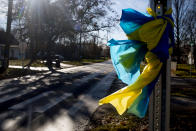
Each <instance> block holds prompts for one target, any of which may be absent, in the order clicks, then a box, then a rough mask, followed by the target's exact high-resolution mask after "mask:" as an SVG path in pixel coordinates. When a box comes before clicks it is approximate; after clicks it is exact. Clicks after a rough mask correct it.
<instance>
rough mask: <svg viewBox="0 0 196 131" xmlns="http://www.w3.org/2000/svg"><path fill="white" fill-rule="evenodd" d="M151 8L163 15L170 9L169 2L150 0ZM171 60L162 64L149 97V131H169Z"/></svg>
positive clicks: (165, 0)
mask: <svg viewBox="0 0 196 131" xmlns="http://www.w3.org/2000/svg"><path fill="white" fill-rule="evenodd" d="M150 6H151V8H152V9H153V10H154V11H155V12H156V13H157V14H158V15H159V16H161V15H163V14H164V12H165V11H166V10H168V9H169V8H171V0H150ZM170 63H171V58H169V60H167V62H165V63H164V64H163V68H162V74H161V75H160V78H159V80H158V82H157V84H156V86H155V89H154V91H153V92H152V95H151V97H150V103H149V131H169V124H170V78H171V72H170V68H171V67H170V66H171V64H170Z"/></svg>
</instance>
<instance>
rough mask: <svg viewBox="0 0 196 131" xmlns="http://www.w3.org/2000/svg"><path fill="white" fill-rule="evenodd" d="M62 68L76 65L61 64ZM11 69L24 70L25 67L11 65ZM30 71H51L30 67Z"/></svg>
mask: <svg viewBox="0 0 196 131" xmlns="http://www.w3.org/2000/svg"><path fill="white" fill-rule="evenodd" d="M60 66H61V68H70V67H74V65H70V64H64V63H60ZM9 68H16V69H23V66H15V65H10V66H9ZM25 68H27V67H25ZM30 69H31V70H36V71H49V69H48V67H30Z"/></svg>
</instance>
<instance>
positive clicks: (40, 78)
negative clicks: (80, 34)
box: [0, 61, 116, 131]
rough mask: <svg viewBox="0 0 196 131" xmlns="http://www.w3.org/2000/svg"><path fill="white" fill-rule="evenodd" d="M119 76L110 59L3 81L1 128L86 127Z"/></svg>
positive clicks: (49, 130) (55, 130)
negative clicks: (99, 102)
mask: <svg viewBox="0 0 196 131" xmlns="http://www.w3.org/2000/svg"><path fill="white" fill-rule="evenodd" d="M115 77H116V75H115V72H114V71H113V67H112V63H111V61H106V62H102V63H96V64H92V65H85V66H78V67H70V68H67V69H61V70H58V71H55V72H47V73H43V74H36V75H33V76H24V77H20V78H12V79H6V80H2V81H1V83H0V98H1V99H0V130H2V131H35V130H36V131H72V130H74V131H75V130H78V131H79V130H84V128H85V125H86V124H87V123H88V121H89V118H90V116H91V115H92V113H93V112H94V111H95V109H96V108H97V107H98V100H99V99H101V98H102V97H104V96H105V95H106V93H107V90H108V89H109V88H110V86H111V84H112V82H113V80H114V79H115Z"/></svg>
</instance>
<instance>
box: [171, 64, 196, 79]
mask: <svg viewBox="0 0 196 131" xmlns="http://www.w3.org/2000/svg"><path fill="white" fill-rule="evenodd" d="M175 73H176V76H180V77H185V78H189V77H193V78H196V69H195V66H194V65H188V64H177V70H176V72H175Z"/></svg>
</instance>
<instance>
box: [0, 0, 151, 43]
mask: <svg viewBox="0 0 196 131" xmlns="http://www.w3.org/2000/svg"><path fill="white" fill-rule="evenodd" d="M112 1H113V2H114V3H115V4H114V5H113V8H114V10H116V12H117V13H118V15H119V19H120V17H121V12H122V9H126V8H133V9H136V10H138V11H141V12H146V8H147V7H149V0H112ZM5 26H6V17H5V16H4V15H1V14H0V27H4V28H5ZM106 34H107V32H106V31H105V32H103V31H100V35H101V37H103V38H104V37H106V36H107V35H106ZM111 38H114V39H116V40H123V39H127V38H126V35H125V33H124V32H123V31H122V29H121V28H120V26H119V24H118V25H117V27H116V28H115V29H113V30H112V31H111V32H110V33H109V34H108V39H111ZM106 40H107V38H104V40H103V42H104V43H107V41H106Z"/></svg>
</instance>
